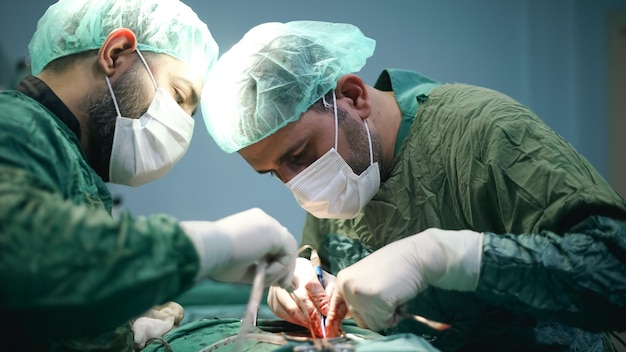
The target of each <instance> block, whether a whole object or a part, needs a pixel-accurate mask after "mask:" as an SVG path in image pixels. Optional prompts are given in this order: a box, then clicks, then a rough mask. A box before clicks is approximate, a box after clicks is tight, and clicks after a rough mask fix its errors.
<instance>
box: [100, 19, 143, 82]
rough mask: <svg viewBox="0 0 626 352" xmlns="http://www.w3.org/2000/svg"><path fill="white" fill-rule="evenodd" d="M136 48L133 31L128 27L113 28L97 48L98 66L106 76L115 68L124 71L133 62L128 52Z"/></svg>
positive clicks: (110, 74) (111, 73) (112, 72)
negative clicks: (98, 48)
mask: <svg viewBox="0 0 626 352" xmlns="http://www.w3.org/2000/svg"><path fill="white" fill-rule="evenodd" d="M136 50H137V38H136V37H135V33H133V31H131V30H130V29H128V28H118V29H115V30H113V31H112V32H111V33H109V35H108V36H107V38H106V39H105V40H104V43H103V44H102V46H101V47H100V50H98V66H99V67H100V68H101V69H102V71H104V73H105V74H106V75H107V76H112V75H113V74H114V73H115V70H117V69H121V70H122V71H124V70H125V67H126V66H129V65H130V64H132V62H133V59H130V58H131V57H132V56H130V55H129V54H132V53H134V52H135V51H136Z"/></svg>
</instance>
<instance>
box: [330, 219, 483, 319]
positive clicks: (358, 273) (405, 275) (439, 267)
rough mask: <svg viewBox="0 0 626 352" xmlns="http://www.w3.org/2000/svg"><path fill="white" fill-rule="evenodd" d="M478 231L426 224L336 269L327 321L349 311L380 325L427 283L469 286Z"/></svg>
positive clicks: (474, 278) (474, 279)
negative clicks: (420, 229) (338, 270)
mask: <svg viewBox="0 0 626 352" xmlns="http://www.w3.org/2000/svg"><path fill="white" fill-rule="evenodd" d="M482 240H483V235H482V233H477V232H474V231H469V230H461V231H448V230H441V229H435V228H431V229H427V230H425V231H423V232H420V233H419V234H416V235H413V236H410V237H407V238H404V239H401V240H398V241H396V242H393V243H390V244H388V245H386V246H384V247H382V248H380V249H379V250H377V251H375V252H373V253H372V254H370V255H368V256H367V257H365V258H363V259H361V260H360V261H358V262H356V263H354V264H353V265H351V266H349V267H347V268H345V269H343V270H341V271H340V272H339V273H338V274H337V281H336V283H335V290H334V291H333V294H332V296H331V301H330V308H329V313H328V326H329V328H335V327H336V326H338V325H339V324H341V321H342V320H343V318H344V317H345V315H346V314H347V313H348V311H349V312H350V314H351V315H352V317H353V318H354V320H355V321H356V323H357V325H359V326H360V327H363V328H369V329H371V330H374V331H380V330H382V329H384V328H387V327H390V326H393V325H396V324H397V323H398V322H399V321H400V320H401V319H402V317H401V316H400V315H399V314H398V311H399V308H401V307H402V306H403V305H404V304H405V303H406V302H407V301H409V300H410V299H412V298H414V297H415V296H417V295H418V294H419V293H420V292H422V291H424V290H425V289H426V288H427V287H428V286H429V285H431V286H435V287H439V288H442V289H446V290H458V291H474V290H475V289H476V286H477V284H478V275H479V272H480V261H481V257H482Z"/></svg>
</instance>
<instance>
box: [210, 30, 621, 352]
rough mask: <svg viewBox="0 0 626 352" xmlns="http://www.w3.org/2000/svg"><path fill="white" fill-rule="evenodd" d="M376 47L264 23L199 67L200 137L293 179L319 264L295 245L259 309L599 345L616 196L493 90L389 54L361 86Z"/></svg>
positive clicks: (510, 344) (612, 320)
mask: <svg viewBox="0 0 626 352" xmlns="http://www.w3.org/2000/svg"><path fill="white" fill-rule="evenodd" d="M374 47H375V42H374V40H372V39H370V38H368V37H366V36H365V35H364V34H363V33H362V32H361V31H360V30H359V29H358V28H357V27H355V26H352V25H350V24H343V23H328V22H317V21H294V22H287V23H264V24H261V25H259V26H256V27H254V28H252V29H251V30H250V31H249V32H248V33H246V34H245V36H244V37H243V38H242V39H241V40H240V41H239V42H238V43H237V44H235V45H234V46H233V47H232V48H231V49H229V50H228V51H226V52H225V53H224V54H223V55H222V56H221V58H220V59H219V60H218V62H217V64H216V66H215V67H214V69H213V70H212V71H211V73H210V78H209V80H208V83H207V87H206V89H205V90H204V93H203V97H202V103H201V104H202V111H203V117H204V119H205V121H206V126H207V128H208V131H209V133H210V135H211V136H212V137H213V139H214V140H215V141H216V142H217V144H218V145H219V146H220V147H221V148H222V149H223V150H224V151H226V152H228V153H232V152H238V153H239V154H240V155H241V156H242V157H243V158H244V159H245V160H246V161H247V162H248V163H249V164H250V166H251V167H252V168H253V169H254V170H255V171H257V172H258V173H261V174H264V173H271V174H272V175H274V176H276V177H277V178H278V179H279V180H280V181H281V182H283V183H284V184H285V185H286V187H287V188H288V189H289V190H291V191H292V192H293V194H294V196H295V198H296V200H297V202H298V203H299V204H300V205H301V206H302V207H303V208H304V209H305V210H306V211H307V213H308V214H307V218H306V223H305V225H304V229H303V232H302V245H308V246H312V247H313V248H315V249H316V250H317V252H318V253H319V257H320V259H321V263H322V266H323V268H324V272H323V275H322V278H321V283H320V282H319V281H320V280H319V278H318V277H317V276H316V273H315V271H314V269H313V266H312V263H311V262H309V260H307V259H306V258H304V257H303V258H298V260H297V262H296V271H295V276H296V279H297V280H296V282H297V286H296V287H295V288H294V291H293V292H292V293H288V292H287V291H285V290H284V289H282V288H271V289H270V293H269V295H268V303H269V305H270V307H271V308H272V309H273V311H274V312H275V313H276V314H277V315H278V316H280V317H282V318H283V319H286V320H288V321H291V322H293V323H296V324H300V325H303V326H307V327H309V329H310V330H311V331H313V332H314V333H315V334H316V335H318V336H324V335H325V336H336V334H338V333H339V332H340V331H339V327H340V325H339V324H340V323H341V321H342V319H344V317H346V316H348V317H352V318H354V319H355V321H356V322H357V324H358V325H359V326H361V327H366V328H369V329H372V330H375V331H380V332H383V333H388V334H391V333H401V332H410V333H414V334H418V335H422V336H423V337H424V338H426V339H427V340H429V341H430V342H431V343H432V344H433V345H434V346H435V347H437V348H438V349H440V350H442V351H557V350H558V351H611V350H613V349H614V347H613V346H612V343H611V342H610V339H609V333H607V332H610V331H612V330H621V331H623V330H626V319H625V318H624V317H626V203H625V202H624V199H622V197H620V196H619V195H618V194H617V193H616V192H615V191H614V190H613V189H612V188H611V187H610V186H609V185H608V183H607V182H606V181H605V180H604V179H603V178H602V177H601V175H600V174H599V173H598V172H597V171H596V170H595V169H594V167H593V166H592V165H591V164H590V163H589V162H588V161H587V160H585V158H583V157H582V156H581V155H580V154H579V153H577V152H576V151H575V150H574V148H573V147H572V146H571V145H570V144H568V143H567V142H566V141H564V140H563V139H562V138H561V137H560V136H559V135H558V134H557V133H555V132H554V131H553V130H551V129H550V128H549V127H548V126H546V124H545V123H544V122H542V121H541V120H540V119H539V118H538V117H537V116H536V115H535V114H534V113H533V112H532V111H531V110H530V109H528V108H527V107H525V106H523V105H521V104H520V103H518V102H517V101H515V100H514V99H512V98H510V97H507V96H505V95H503V94H501V93H499V92H496V91H493V90H490V89H486V88H481V87H476V86H472V85H468V84H463V83H454V84H448V83H444V82H439V81H437V80H434V79H432V78H429V77H427V76H425V75H422V74H420V73H418V72H414V71H409V70H402V69H385V70H383V71H382V72H381V73H380V76H379V77H378V79H377V81H376V82H375V84H374V85H368V84H366V83H365V82H364V81H363V80H362V79H361V78H360V77H359V76H358V75H356V74H355V73H356V72H358V71H359V70H360V69H361V68H362V67H363V66H364V65H365V61H366V59H367V58H368V57H370V56H371V55H373V53H374ZM348 314H349V315H348ZM416 315H417V316H421V317H426V318H428V319H430V320H431V321H436V322H441V323H446V324H449V325H451V327H450V328H448V329H441V330H433V329H432V328H431V327H430V326H428V325H426V324H422V323H421V322H419V321H416V319H406V318H407V317H415V316H416ZM417 320H419V319H417ZM422 321H423V320H422ZM444 326H445V325H444Z"/></svg>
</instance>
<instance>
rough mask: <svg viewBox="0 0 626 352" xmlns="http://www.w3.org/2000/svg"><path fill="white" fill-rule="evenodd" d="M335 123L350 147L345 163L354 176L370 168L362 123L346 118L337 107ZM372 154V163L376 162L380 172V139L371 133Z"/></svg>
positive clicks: (343, 112)
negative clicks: (336, 122)
mask: <svg viewBox="0 0 626 352" xmlns="http://www.w3.org/2000/svg"><path fill="white" fill-rule="evenodd" d="M337 121H338V125H339V128H340V130H343V133H344V135H345V136H346V141H348V143H349V145H350V155H349V158H346V162H347V163H348V165H350V167H351V168H352V171H354V173H355V174H357V175H360V174H361V173H362V172H363V171H365V170H366V169H367V168H368V167H369V166H370V147H369V142H368V139H367V132H366V131H365V125H364V123H363V122H359V121H356V120H355V119H353V118H351V117H350V116H348V113H347V112H346V111H345V110H343V109H341V108H339V107H337ZM370 135H371V137H372V154H373V158H374V162H377V161H378V167H379V168H381V170H380V171H381V174H383V173H382V172H383V171H384V170H382V156H383V151H382V146H381V144H380V138H379V137H378V135H376V134H374V133H372V131H371V130H370Z"/></svg>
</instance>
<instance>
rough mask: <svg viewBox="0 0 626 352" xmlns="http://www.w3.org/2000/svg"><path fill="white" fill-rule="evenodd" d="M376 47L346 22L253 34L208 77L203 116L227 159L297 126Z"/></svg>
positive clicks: (291, 25)
mask: <svg viewBox="0 0 626 352" xmlns="http://www.w3.org/2000/svg"><path fill="white" fill-rule="evenodd" d="M375 45H376V42H375V41H374V40H373V39H370V38H367V37H366V36H364V35H363V33H362V32H361V31H360V30H359V29H358V28H357V27H355V26H353V25H350V24H344V23H328V22H316V21H294V22H287V23H277V22H271V23H264V24H261V25H259V26H256V27H254V28H252V29H251V30H250V31H248V33H246V34H245V35H244V37H243V38H242V39H241V40H240V41H239V42H238V43H237V44H235V45H234V46H233V47H232V48H231V49H230V50H229V51H227V52H226V53H224V55H222V56H221V57H220V59H219V60H218V62H217V64H216V65H215V66H214V68H213V70H211V72H210V73H209V78H208V80H207V86H206V87H205V89H204V91H203V94H202V103H201V106H202V116H203V117H204V121H205V124H206V127H207V129H208V131H209V134H210V135H211V136H212V137H213V139H214V140H215V142H216V143H217V145H218V146H219V147H220V148H222V149H223V150H224V151H225V152H227V153H232V152H234V151H238V150H239V149H241V148H244V147H247V146H249V145H251V144H254V143H256V142H258V141H260V140H262V139H263V138H265V137H267V136H269V135H271V134H272V133H274V132H276V131H277V130H279V129H280V128H281V127H284V126H285V125H286V124H287V123H289V122H292V121H296V120H297V119H299V118H300V115H301V114H302V113H304V112H305V111H307V109H308V108H309V107H311V105H313V103H315V102H316V101H317V100H319V99H321V98H322V97H323V96H324V95H325V94H326V93H328V92H329V91H331V90H333V89H334V88H335V87H336V86H337V80H338V79H339V77H340V76H342V75H344V74H348V73H354V72H357V71H359V70H360V69H361V68H362V67H363V66H365V61H366V59H367V58H368V57H370V56H372V54H373V53H374V47H375Z"/></svg>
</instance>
